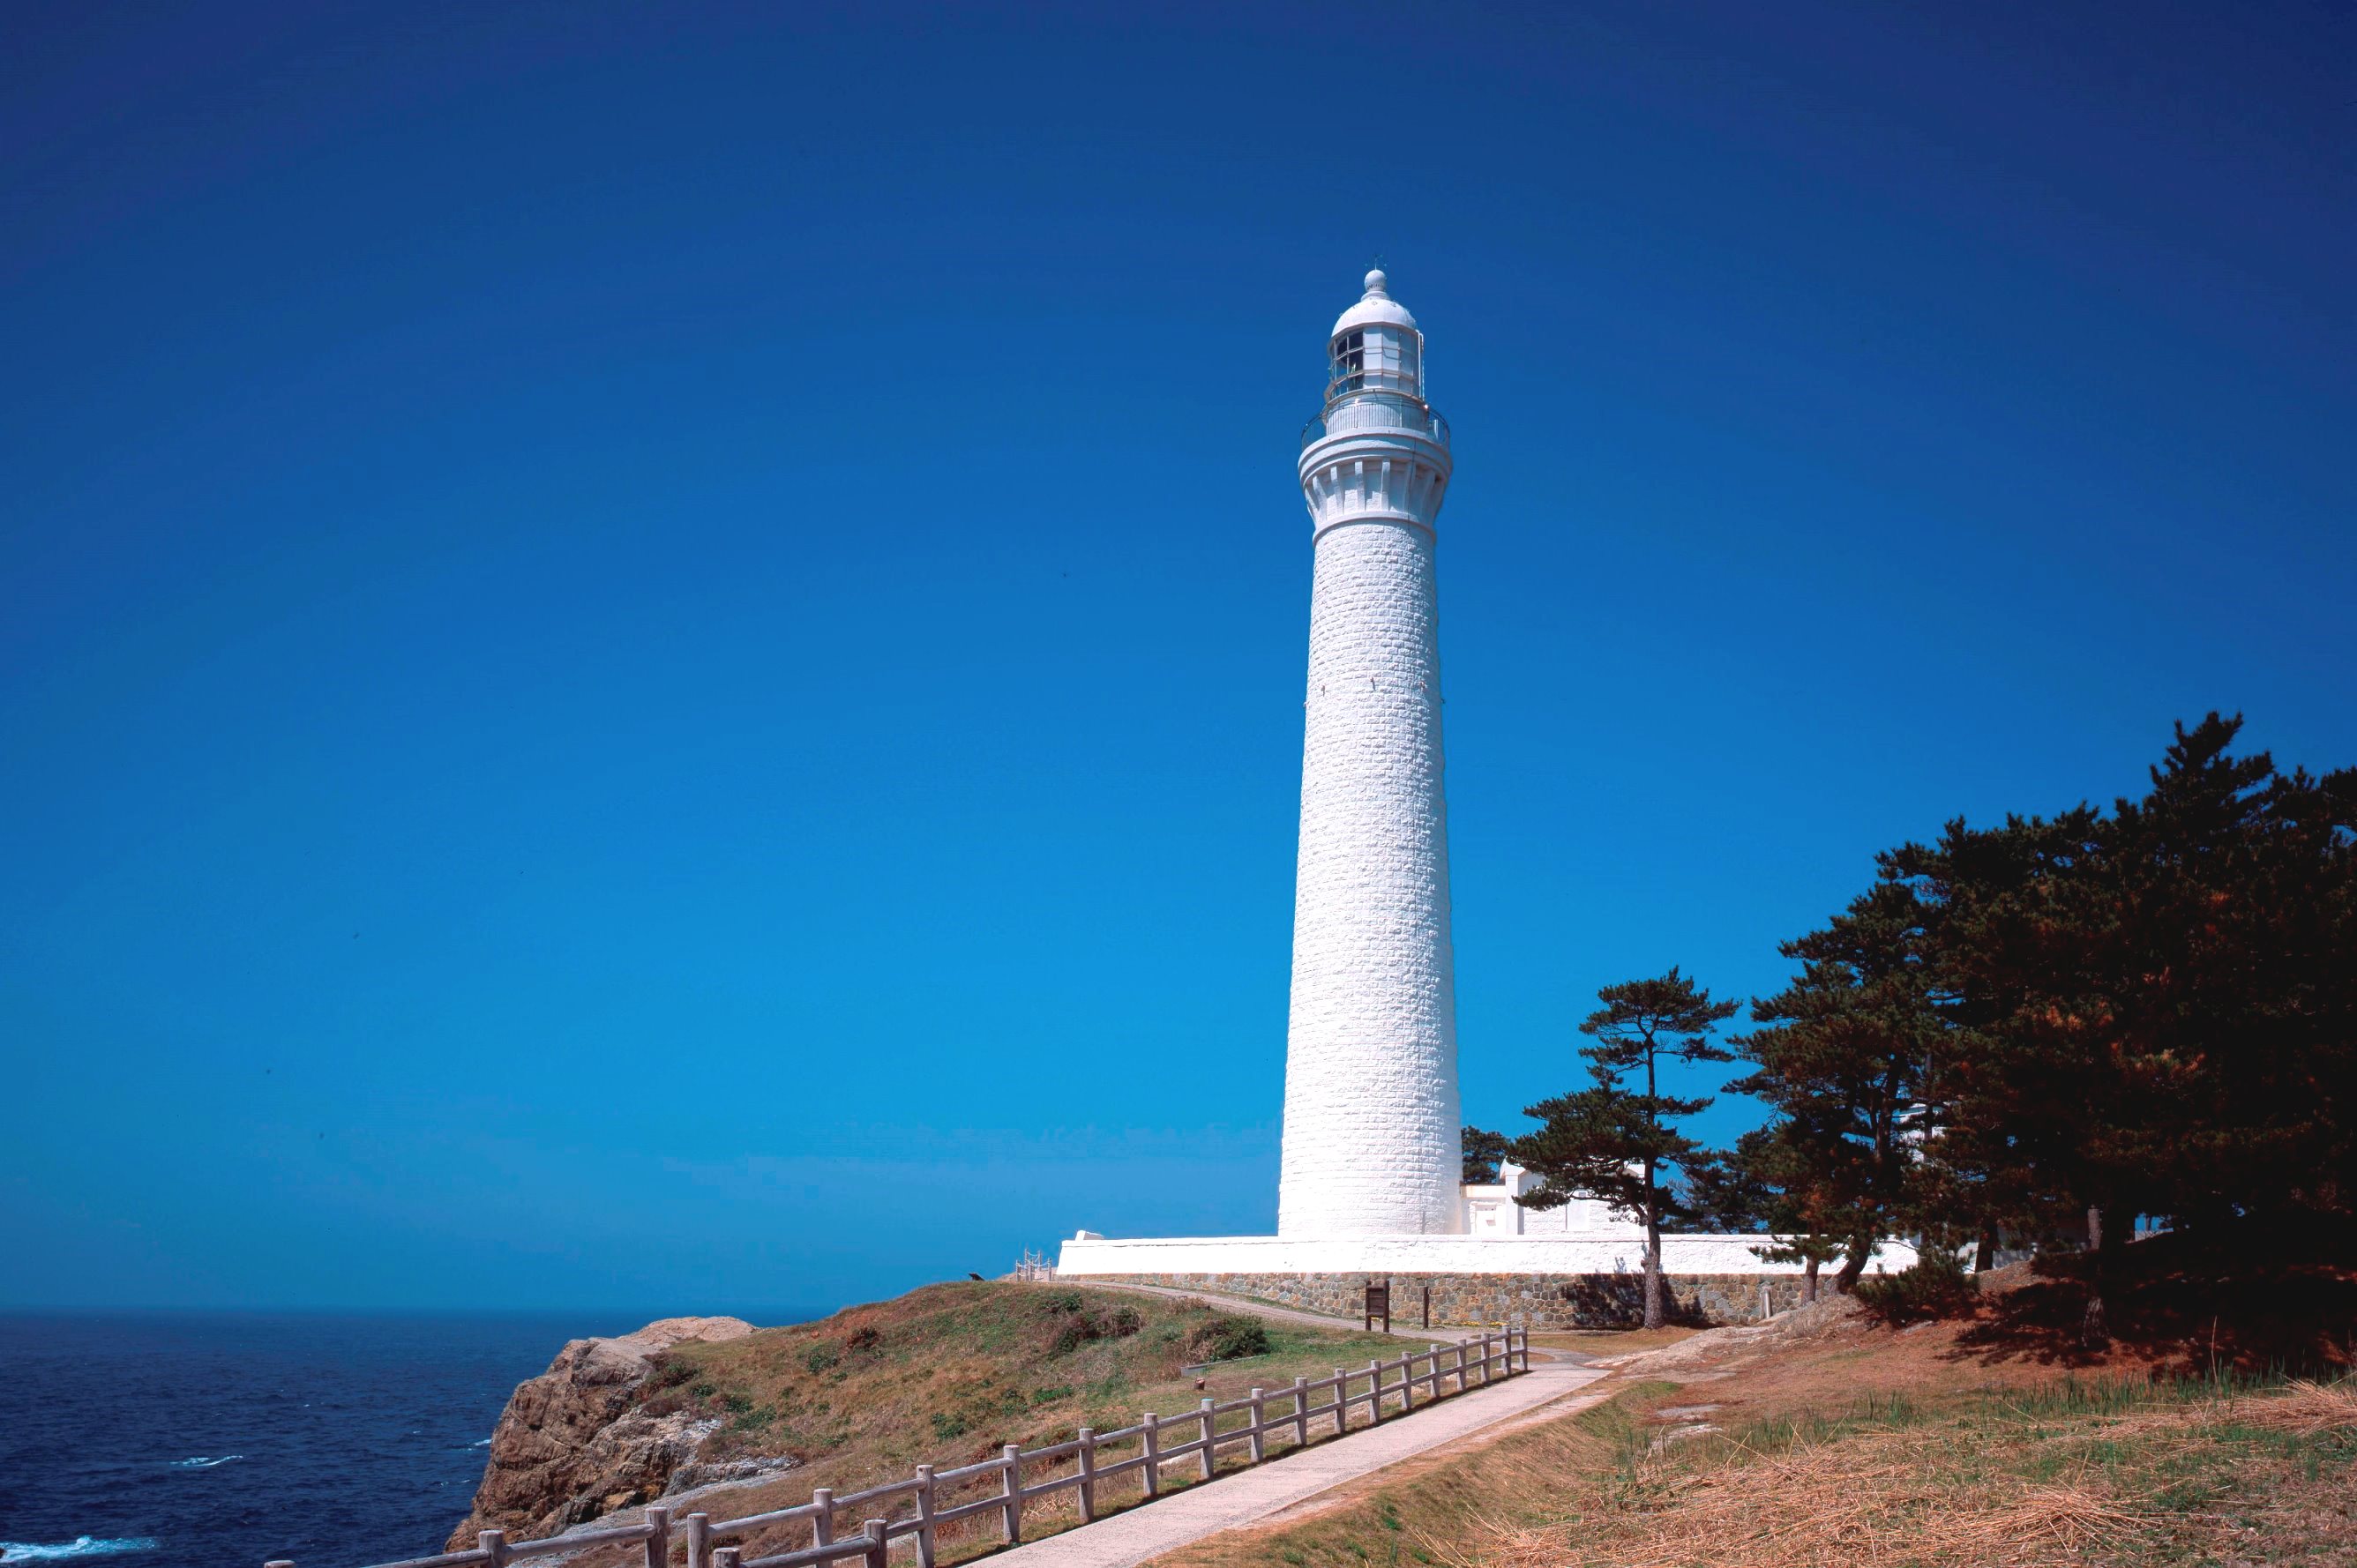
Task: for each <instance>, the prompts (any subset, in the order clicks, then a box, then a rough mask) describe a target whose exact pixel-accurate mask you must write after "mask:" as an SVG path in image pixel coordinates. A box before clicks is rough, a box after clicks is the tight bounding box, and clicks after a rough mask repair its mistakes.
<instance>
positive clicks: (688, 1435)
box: [447, 1317, 753, 1552]
mask: <svg viewBox="0 0 2357 1568" xmlns="http://www.w3.org/2000/svg"><path fill="white" fill-rule="evenodd" d="M752 1332H753V1326H752V1325H751V1324H749V1323H747V1322H746V1321H744V1320H743V1319H742V1318H737V1317H666V1318H663V1319H662V1320H661V1321H659V1322H655V1323H650V1324H648V1325H647V1326H645V1327H644V1328H641V1329H640V1330H638V1331H637V1332H636V1333H634V1334H624V1335H619V1336H618V1337H614V1338H610V1339H576V1340H574V1341H573V1342H572V1343H570V1344H568V1345H566V1346H565V1348H564V1349H563V1350H560V1351H559V1352H557V1356H556V1359H555V1360H554V1361H552V1362H550V1363H549V1368H548V1370H547V1371H545V1372H543V1373H542V1374H541V1375H540V1376H538V1377H536V1378H533V1379H531V1380H528V1381H526V1382H523V1383H521V1384H519V1385H518V1386H517V1388H516V1391H515V1393H514V1394H513V1395H512V1396H511V1398H510V1399H509V1400H508V1406H507V1409H506V1410H505V1411H504V1412H501V1414H500V1423H499V1425H498V1426H497V1427H495V1428H494V1429H493V1430H492V1433H491V1442H490V1461H489V1463H488V1464H486V1465H485V1466H484V1469H483V1482H482V1485H481V1487H479V1488H478V1489H477V1491H476V1493H475V1507H474V1511H473V1512H472V1513H470V1514H468V1516H467V1520H466V1522H465V1523H463V1524H461V1525H460V1526H459V1527H458V1528H457V1530H454V1531H452V1532H451V1535H450V1543H449V1546H448V1548H447V1550H449V1551H453V1552H456V1551H461V1550H464V1549H465V1548H468V1547H470V1546H472V1545H474V1543H475V1536H476V1532H477V1531H479V1530H506V1531H507V1534H508V1539H509V1540H511V1541H531V1540H537V1539H539V1538H541V1537H544V1536H551V1535H555V1534H558V1533H560V1532H562V1531H564V1530H567V1529H569V1528H571V1527H573V1526H576V1525H579V1524H585V1523H587V1522H588V1521H589V1520H595V1519H601V1518H603V1517H604V1516H606V1515H608V1514H610V1513H612V1512H614V1511H615V1510H616V1509H625V1508H630V1507H633V1506H635V1505H637V1504H640V1503H646V1502H651V1501H652V1500H654V1499H655V1498H658V1497H661V1496H662V1495H663V1493H664V1492H665V1491H667V1490H674V1489H678V1484H679V1483H684V1484H687V1485H698V1484H702V1483H703V1482H705V1480H708V1479H719V1478H721V1477H719V1476H718V1475H717V1474H716V1475H713V1476H710V1477H706V1476H705V1475H703V1474H701V1473H700V1471H699V1467H698V1466H696V1464H695V1455H696V1453H697V1450H698V1449H699V1448H700V1447H701V1446H702V1445H703V1444H704V1441H705V1439H706V1438H708V1437H710V1436H711V1435H712V1434H713V1433H714V1432H715V1431H716V1430H717V1428H718V1426H719V1423H717V1422H716V1421H712V1420H710V1419H708V1418H707V1419H701V1420H699V1419H697V1418H696V1417H694V1416H693V1415H691V1414H689V1413H688V1412H683V1411H673V1412H670V1413H668V1414H663V1415H650V1414H648V1413H647V1412H644V1411H643V1410H640V1408H639V1405H640V1398H641V1394H640V1391H641V1389H642V1388H643V1387H644V1385H645V1384H646V1382H647V1380H648V1379H649V1378H650V1377H651V1376H652V1375H653V1374H654V1370H655V1365H654V1361H653V1358H654V1357H656V1356H658V1355H660V1354H661V1353H662V1351H665V1350H668V1349H670V1348H672V1347H673V1346H674V1345H680V1344H684V1343H688V1342H690V1341H696V1340H702V1341H711V1342H716V1341H720V1340H726V1339H737V1338H741V1337H744V1336H745V1335H748V1334H750V1333H752Z"/></svg>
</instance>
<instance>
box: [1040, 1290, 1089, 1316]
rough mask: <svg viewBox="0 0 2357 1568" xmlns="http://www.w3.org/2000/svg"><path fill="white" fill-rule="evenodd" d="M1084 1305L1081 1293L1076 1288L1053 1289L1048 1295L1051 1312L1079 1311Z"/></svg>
mask: <svg viewBox="0 0 2357 1568" xmlns="http://www.w3.org/2000/svg"><path fill="white" fill-rule="evenodd" d="M1081 1307H1082V1295H1081V1293H1080V1292H1078V1291H1076V1290H1060V1291H1051V1292H1049V1295H1048V1310H1049V1312H1078V1311H1080V1310H1081Z"/></svg>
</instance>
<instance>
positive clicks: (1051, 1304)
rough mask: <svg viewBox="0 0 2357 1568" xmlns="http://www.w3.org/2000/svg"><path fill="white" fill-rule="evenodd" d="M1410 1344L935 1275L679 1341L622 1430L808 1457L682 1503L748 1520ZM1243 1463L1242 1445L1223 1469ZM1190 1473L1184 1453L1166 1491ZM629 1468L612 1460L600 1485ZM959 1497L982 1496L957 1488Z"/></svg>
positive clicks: (1071, 1518) (1201, 1307) (1116, 1501)
mask: <svg viewBox="0 0 2357 1568" xmlns="http://www.w3.org/2000/svg"><path fill="white" fill-rule="evenodd" d="M1405 1344H1406V1342H1405V1341H1403V1340H1400V1339H1395V1338H1391V1337H1385V1336H1383V1335H1379V1334H1375V1335H1371V1334H1361V1333H1358V1332H1356V1331H1354V1330H1351V1329H1348V1328H1340V1327H1338V1328H1331V1329H1329V1328H1324V1327H1319V1326H1308V1325H1291V1324H1285V1323H1279V1322H1271V1321H1265V1320H1263V1319H1261V1318H1258V1317H1254V1316H1244V1315H1243V1314H1239V1313H1236V1312H1233V1311H1223V1310H1221V1309H1219V1308H1217V1307H1215V1306H1213V1305H1210V1304H1208V1303H1207V1302H1204V1301H1200V1300H1191V1299H1180V1298H1175V1297H1168V1296H1158V1295H1150V1294H1135V1293H1128V1292H1117V1291H1107V1290H1090V1289H1084V1288H1074V1287H1070V1286H1062V1285H1039V1284H1015V1283H999V1282H992V1283H962V1284H941V1285H931V1286H927V1287H926V1288H924V1289H922V1290H918V1291H914V1292H911V1293H910V1294H908V1295H905V1296H901V1297H899V1298H897V1299H896V1300H892V1301H887V1302H877V1303H874V1304H871V1305H864V1306H856V1307H851V1308H847V1309H846V1310H845V1311H842V1312H839V1313H836V1314H835V1315H834V1316H832V1317H829V1318H825V1319H823V1320H822V1321H820V1322H817V1323H806V1324H799V1325H796V1326H791V1327H786V1328H770V1329H762V1330H759V1331H757V1332H755V1333H752V1334H749V1335H747V1336H745V1337H741V1338H736V1339H729V1340H726V1341H722V1342H718V1343H688V1344H682V1345H677V1346H674V1347H673V1348H671V1349H669V1350H666V1351H663V1352H662V1353H661V1354H659V1355H657V1356H655V1357H654V1358H652V1360H653V1370H652V1372H651V1375H650V1376H648V1377H647V1378H646V1379H645V1380H644V1381H643V1383H641V1384H640V1386H638V1387H637V1388H636V1389H634V1390H633V1391H630V1394H629V1396H628V1397H629V1401H630V1408H629V1409H628V1410H627V1411H622V1412H616V1413H615V1414H614V1415H613V1416H611V1417H609V1418H608V1424H609V1428H610V1429H614V1430H619V1429H621V1428H622V1427H624V1426H626V1425H628V1424H629V1423H631V1422H637V1421H640V1419H641V1418H650V1419H653V1420H659V1421H670V1422H673V1423H674V1424H676V1423H679V1422H682V1421H684V1422H687V1423H693V1424H694V1427H695V1428H696V1429H697V1430H699V1431H700V1430H704V1429H705V1428H711V1429H712V1431H711V1435H710V1436H708V1437H706V1438H705V1439H703V1440H702V1444H701V1447H700V1451H699V1453H698V1455H697V1461H698V1463H699V1466H703V1467H705V1468H719V1467H722V1466H726V1463H727V1462H728V1461H730V1460H732V1459H740V1458H744V1459H749V1458H753V1457H757V1456H773V1455H791V1456H792V1458H793V1459H794V1460H795V1461H796V1464H795V1466H794V1467H793V1468H792V1469H791V1470H787V1471H785V1472H784V1473H782V1474H779V1475H775V1476H772V1477H767V1478H764V1479H760V1480H758V1481H753V1482H748V1483H745V1484H740V1485H734V1486H730V1487H727V1488H726V1491H725V1492H720V1493H706V1494H705V1495H703V1496H702V1497H700V1498H697V1499H696V1500H694V1501H693V1502H689V1503H685V1504H678V1503H676V1501H675V1500H674V1507H675V1511H686V1510H687V1509H701V1510H702V1511H705V1512H708V1513H710V1514H712V1515H713V1516H714V1517H715V1518H716V1519H737V1518H743V1517H745V1516H747V1515H750V1514H755V1513H760V1512H765V1511H768V1510H770V1509H780V1508H788V1507H792V1506H795V1505H797V1504H801V1503H805V1502H808V1501H809V1500H810V1495H811V1492H812V1490H813V1488H814V1487H832V1488H833V1489H834V1491H836V1492H837V1493H847V1492H851V1491H856V1490H858V1489H860V1488H863V1487H870V1486H876V1485H878V1484H881V1483H885V1482H889V1481H899V1480H905V1479H907V1478H908V1477H909V1475H910V1473H911V1472H912V1471H913V1469H914V1467H915V1466H917V1465H918V1464H919V1463H920V1462H926V1463H931V1464H933V1465H935V1466H940V1467H942V1468H944V1469H946V1468H950V1467H952V1466H960V1465H965V1464H970V1463H973V1462H974V1461H976V1460H980V1459H985V1458H991V1457H995V1456H996V1455H997V1453H998V1451H999V1449H1000V1447H1001V1445H1002V1444H1008V1443H1017V1444H1022V1445H1023V1446H1024V1447H1026V1448H1037V1447H1041V1446H1044V1445H1046V1444H1050V1443H1055V1442H1060V1441H1062V1440H1065V1439H1068V1438H1070V1437H1071V1435H1072V1434H1073V1430H1074V1429H1075V1428H1076V1427H1079V1426H1082V1425H1088V1426H1093V1427H1095V1428H1097V1429H1098V1430H1100V1431H1107V1430H1112V1429H1114V1428H1118V1427H1124V1426H1129V1425H1133V1424H1135V1423H1136V1422H1137V1420H1138V1418H1139V1416H1140V1414H1141V1413H1142V1412H1146V1411H1153V1412H1156V1413H1157V1414H1159V1415H1164V1416H1175V1415H1179V1414H1182V1413H1191V1412H1194V1411H1195V1409H1196V1408H1197V1405H1198V1402H1200V1401H1201V1400H1203V1399H1205V1398H1211V1399H1214V1400H1222V1401H1224V1400H1229V1399H1233V1398H1236V1397H1238V1396H1239V1395H1242V1394H1244V1393H1246V1392H1248V1391H1250V1390H1251V1389H1252V1388H1254V1387H1255V1386H1259V1387H1265V1388H1268V1389H1271V1390H1275V1389H1279V1388H1285V1387H1287V1386H1289V1385H1290V1384H1291V1382H1292V1380H1294V1379H1295V1378H1296V1377H1306V1378H1320V1377H1326V1376H1329V1375H1330V1374H1331V1373H1332V1371H1333V1370H1334V1369H1335V1368H1337V1367H1352V1366H1363V1365H1365V1364H1366V1362H1367V1361H1368V1360H1370V1359H1391V1358H1393V1357H1395V1356H1398V1355H1399V1354H1400V1353H1401V1352H1402V1350H1403V1348H1405ZM1361 1386H1363V1385H1361ZM1242 1419H1243V1418H1242V1417H1240V1416H1239V1417H1234V1418H1232V1419H1230V1420H1227V1421H1223V1422H1222V1426H1223V1427H1232V1426H1233V1425H1235V1424H1238V1423H1240V1422H1241V1421H1242ZM1183 1440H1184V1438H1183V1436H1182V1437H1180V1438H1179V1439H1175V1441H1183ZM591 1441H592V1442H593V1443H594V1442H595V1441H596V1439H594V1438H593V1439H592V1440H591ZM627 1446H628V1445H627V1444H626V1445H625V1447H627ZM1273 1446H1282V1444H1273ZM1230 1463H1231V1462H1230V1460H1229V1459H1228V1457H1227V1456H1226V1455H1222V1467H1227V1466H1228V1465H1229V1464H1230ZM626 1479H627V1478H626ZM1185 1479H1186V1477H1184V1476H1182V1475H1181V1474H1180V1470H1179V1467H1176V1466H1174V1467H1173V1468H1172V1469H1171V1470H1170V1471H1169V1472H1168V1480H1167V1482H1166V1486H1167V1487H1170V1488H1175V1487H1179V1486H1182V1485H1184V1484H1185ZM612 1480H613V1477H612V1474H611V1472H608V1474H607V1475H606V1476H605V1477H603V1480H602V1481H601V1487H600V1488H599V1490H602V1489H603V1486H604V1484H605V1483H609V1482H611V1481H612ZM1134 1485H1135V1482H1134V1481H1133V1482H1130V1483H1128V1484H1125V1485H1121V1486H1119V1487H1111V1488H1109V1491H1110V1492H1111V1495H1109V1496H1108V1497H1107V1498H1106V1499H1105V1500H1106V1504H1107V1506H1108V1507H1119V1506H1125V1505H1126V1504H1127V1503H1128V1502H1129V1501H1130V1500H1131V1499H1132V1498H1133V1497H1134V1496H1135V1493H1134V1491H1133V1490H1132V1487H1134ZM661 1489H662V1480H661V1477H659V1476H657V1477H652V1479H651V1485H650V1484H646V1483H644V1482H639V1483H632V1484H629V1485H627V1486H625V1487H623V1488H622V1489H619V1490H616V1491H613V1492H610V1493H607V1494H606V1495H604V1496H603V1497H602V1498H601V1497H600V1496H599V1495H598V1491H593V1493H592V1494H591V1495H590V1496H589V1497H587V1498H584V1499H583V1501H584V1503H585V1504H586V1505H587V1507H585V1509H583V1510H582V1511H579V1512H576V1513H575V1514H574V1515H573V1516H572V1517H574V1518H576V1519H579V1518H587V1517H589V1516H590V1513H591V1512H593V1511H594V1513H596V1514H597V1515H604V1516H608V1517H611V1516H612V1515H614V1514H615V1513H616V1512H617V1511H618V1510H621V1509H628V1508H630V1506H631V1505H634V1504H636V1503H639V1502H641V1501H644V1500H645V1499H646V1498H649V1497H651V1496H652V1495H654V1493H655V1492H657V1491H660V1490H661ZM984 1489H985V1490H987V1489H992V1488H990V1487H984ZM977 1495H978V1494H977ZM952 1500H956V1501H963V1500H966V1498H963V1497H960V1498H955V1499H952V1498H944V1499H943V1501H944V1504H945V1505H946V1504H947V1503H949V1502H950V1501H952ZM1076 1513H1077V1504H1076V1502H1075V1501H1074V1499H1073V1498H1072V1497H1071V1494H1070V1493H1065V1494H1061V1495H1060V1496H1058V1497H1056V1498H1046V1499H1041V1500H1039V1501H1038V1502H1035V1503H1033V1504H1030V1505H1028V1507H1027V1510H1026V1521H1025V1529H1026V1534H1027V1537H1028V1536H1030V1535H1038V1534H1047V1533H1051V1532H1052V1531H1054V1530H1058V1529H1060V1528H1065V1527H1067V1526H1069V1525H1070V1524H1071V1523H1074V1522H1076ZM631 1517H635V1516H634V1515H633V1516H631ZM482 1522H502V1523H504V1522H505V1521H501V1520H470V1521H469V1523H468V1525H467V1526H462V1527H461V1530H460V1532H459V1533H460V1535H462V1536H466V1535H468V1531H469V1530H471V1529H472V1528H474V1527H475V1526H476V1525H477V1524H478V1523H482ZM845 1527H846V1528H853V1526H852V1525H851V1524H850V1523H849V1522H848V1521H846V1526H845ZM454 1539H455V1538H454ZM469 1539H470V1537H469ZM808 1539H809V1535H808V1526H806V1525H796V1526H787V1527H781V1528H780V1529H777V1530H770V1531H767V1532H764V1533H762V1534H759V1535H756V1536H754V1537H752V1538H751V1539H750V1540H749V1541H748V1542H747V1544H748V1546H749V1547H751V1548H753V1549H754V1551H753V1552H748V1555H752V1554H754V1552H773V1551H783V1550H789V1549H792V1548H798V1547H801V1546H802V1545H806V1544H807V1543H808ZM996 1540H997V1535H996V1520H990V1519H987V1518H985V1519H984V1520H973V1521H967V1522H966V1523H965V1524H964V1525H963V1526H956V1527H951V1528H949V1529H947V1530H945V1531H944V1535H943V1538H942V1546H943V1553H944V1555H945V1556H946V1557H948V1558H951V1559H952V1560H954V1559H955V1558H957V1557H960V1556H963V1555H970V1554H972V1553H973V1552H978V1551H981V1550H985V1549H986V1548H987V1547H988V1546H990V1545H992V1544H995V1543H996ZM608 1559H610V1560H611V1561H613V1562H616V1563H619V1562H620V1561H622V1555H621V1554H617V1553H616V1552H611V1551H608V1552H605V1553H602V1554H600V1553H594V1552H593V1553H589V1554H586V1555H584V1556H583V1557H582V1558H581V1559H579V1568H599V1565H601V1564H602V1563H604V1562H606V1561H607V1560H608Z"/></svg>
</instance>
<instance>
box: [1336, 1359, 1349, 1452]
mask: <svg viewBox="0 0 2357 1568" xmlns="http://www.w3.org/2000/svg"><path fill="white" fill-rule="evenodd" d="M1350 1429H1351V1378H1350V1374H1349V1373H1347V1372H1345V1371H1343V1370H1342V1369H1341V1368H1340V1367H1337V1368H1335V1369H1334V1435H1335V1436H1337V1437H1340V1436H1341V1435H1342V1434H1344V1433H1345V1432H1348V1431H1349V1430H1350Z"/></svg>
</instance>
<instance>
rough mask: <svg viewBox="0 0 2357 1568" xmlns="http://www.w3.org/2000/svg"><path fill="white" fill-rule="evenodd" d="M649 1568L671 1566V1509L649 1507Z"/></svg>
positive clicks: (666, 1567)
mask: <svg viewBox="0 0 2357 1568" xmlns="http://www.w3.org/2000/svg"><path fill="white" fill-rule="evenodd" d="M647 1568H671V1509H667V1508H662V1507H661V1506H653V1505H651V1506H650V1507H649V1508H648V1509H647Z"/></svg>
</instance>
